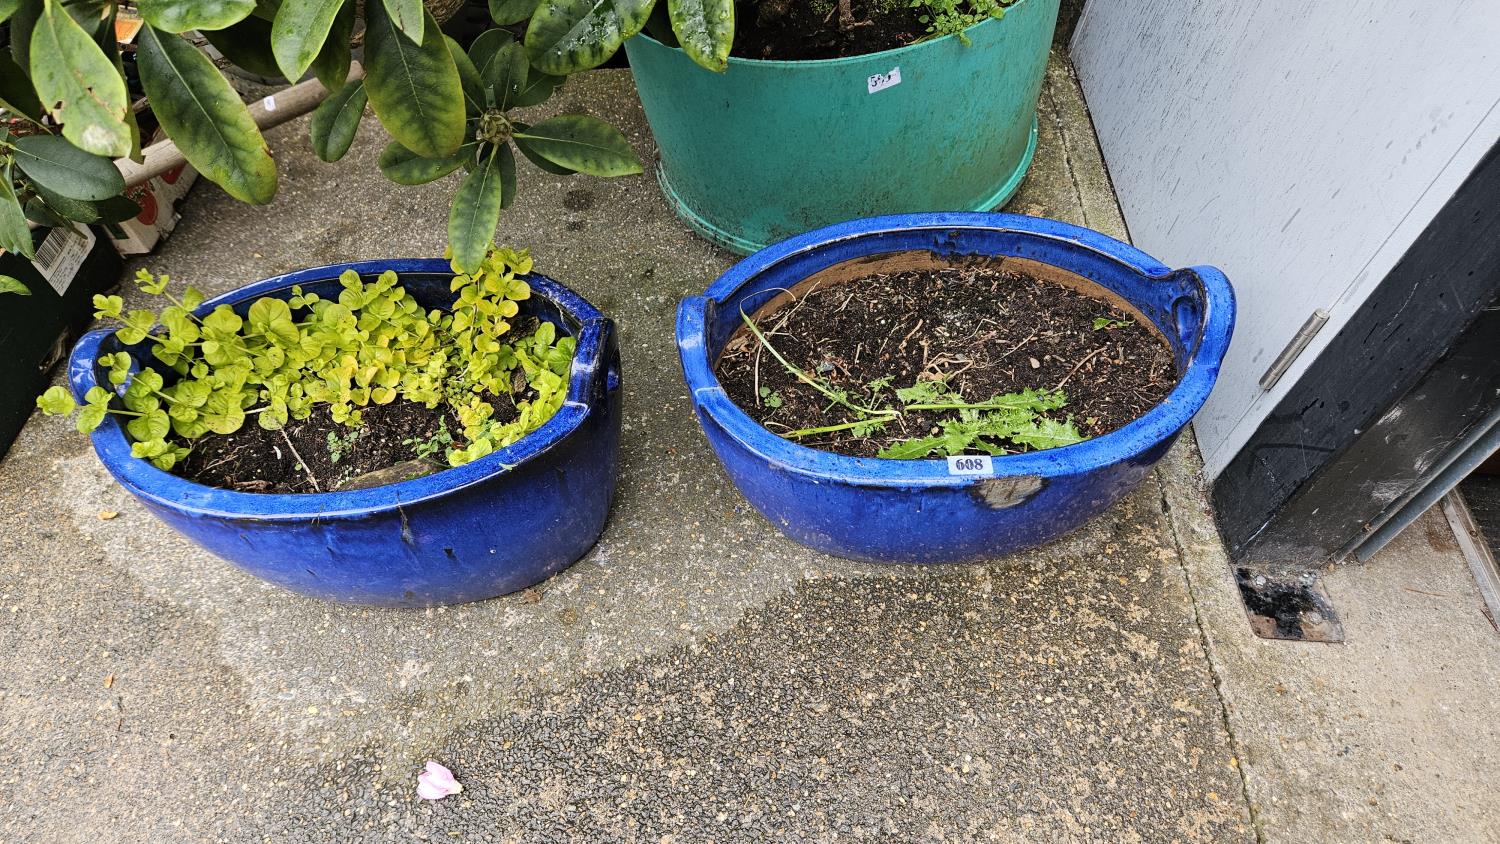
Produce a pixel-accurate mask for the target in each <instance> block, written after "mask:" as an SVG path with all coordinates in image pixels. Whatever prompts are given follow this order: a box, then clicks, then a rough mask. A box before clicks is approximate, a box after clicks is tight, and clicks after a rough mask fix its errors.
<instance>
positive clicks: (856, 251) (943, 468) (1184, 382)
mask: <svg viewBox="0 0 1500 844" xmlns="http://www.w3.org/2000/svg"><path fill="white" fill-rule="evenodd" d="M932 256H938V257H939V258H949V257H958V256H967V257H969V258H970V259H971V260H998V259H1004V260H1006V261H1015V262H1018V263H1019V264H1020V265H1021V266H1024V267H1025V268H1027V270H1028V271H1030V272H1033V273H1036V274H1040V275H1043V276H1044V277H1047V276H1051V277H1052V278H1053V280H1056V281H1059V282H1061V283H1068V284H1073V285H1074V286H1078V287H1080V288H1081V289H1083V290H1084V292H1086V293H1090V294H1091V295H1096V296H1099V297H1101V298H1105V299H1108V300H1110V301H1111V302H1112V303H1113V304H1116V305H1120V306H1123V307H1125V308H1127V310H1131V311H1134V312H1135V313H1136V314H1137V315H1138V316H1139V317H1140V318H1142V319H1143V320H1144V321H1146V322H1147V323H1149V324H1150V325H1152V326H1155V328H1156V329H1157V331H1158V332H1159V333H1160V334H1161V335H1162V336H1163V337H1164V338H1165V339H1166V340H1167V342H1168V344H1169V345H1170V346H1171V348H1172V352H1173V354H1174V356H1175V358H1176V362H1177V367H1178V370H1179V372H1180V373H1181V379H1180V381H1179V383H1178V384H1177V386H1176V388H1175V389H1173V390H1172V392H1171V393H1170V394H1169V395H1168V396H1167V398H1166V399H1164V400H1163V401H1162V402H1161V404H1159V405H1157V406H1156V407H1155V408H1153V409H1151V410H1150V411H1148V412H1147V413H1146V414H1145V415H1143V416H1141V417H1140V418H1138V419H1136V420H1135V421H1133V422H1131V423H1129V424H1127V425H1126V426H1124V427H1123V428H1120V429H1119V430H1117V431H1114V432H1112V433H1109V434H1106V435H1104V436H1101V437H1097V438H1095V439H1091V440H1086V441H1084V442H1082V443H1079V444H1077V445H1071V446H1066V447H1064V448H1056V449H1049V450H1046V451H1038V452H1031V453H1026V454H1015V455H1007V456H1003V457H996V458H994V460H993V463H992V469H991V471H990V472H989V473H988V474H986V475H983V476H972V475H963V474H952V473H950V470H949V463H948V461H946V460H909V461H906V460H881V459H878V458H858V457H846V456H842V455H838V454H833V453H830V452H825V451H818V450H815V449H811V448H807V447H805V446H801V445H798V444H796V443H793V442H790V441H788V440H784V439H782V438H781V437H778V436H776V435H775V434H773V433H771V432H770V431H768V430H767V429H765V428H764V427H762V426H761V425H759V424H757V423H756V422H755V421H754V420H753V419H751V418H750V416H749V415H747V414H746V413H745V412H744V411H743V410H741V409H739V408H738V407H737V406H735V404H734V403H733V402H732V401H730V399H729V397H728V396H727V395H725V393H724V389H723V387H722V386H721V385H720V384H719V381H718V379H717V377H716V376H715V375H714V371H713V367H714V362H715V361H716V360H717V359H718V356H719V354H720V352H722V351H723V349H724V346H725V344H726V343H727V342H728V341H729V339H730V338H731V336H732V335H734V334H735V332H736V331H738V330H739V329H740V327H741V325H742V321H741V318H740V313H741V311H742V310H743V311H744V312H745V313H747V314H755V313H757V312H758V311H761V309H763V308H774V307H776V305H777V303H776V301H773V300H778V299H784V298H785V297H786V296H787V291H788V290H789V289H791V288H793V287H795V286H796V285H798V284H802V283H807V284H815V283H816V284H822V283H838V279H839V277H840V276H843V277H845V278H844V280H848V278H852V277H857V276H858V275H860V274H867V273H869V272H872V271H879V269H878V265H879V264H880V262H887V261H918V262H920V261H922V260H926V261H928V262H929V263H930V262H931V261H932V260H933V259H932ZM1059 271H1060V272H1059ZM1233 326H1234V293H1233V291H1232V290H1231V288H1230V286H1229V282H1228V280H1227V279H1225V277H1224V275H1223V274H1222V273H1220V272H1219V271H1218V270H1216V269H1214V268H1213V267H1193V268H1190V269H1182V270H1172V269H1168V268H1167V267H1165V266H1163V265H1162V264H1161V263H1160V262H1158V261H1156V260H1154V259H1153V258H1151V257H1150V256H1148V255H1145V254H1144V253H1142V252H1140V251H1139V250H1137V249H1135V248H1134V247H1132V246H1129V245H1127V244H1125V243H1121V242H1120V241H1117V240H1114V239H1113V238H1110V237H1107V236H1105V235H1102V234H1099V233H1098V232H1095V231H1091V230H1089V229H1084V228H1080V227H1078V226H1072V225H1068V224H1066V223H1060V222H1055V221H1051V220H1042V219H1036V218H1032V217H1022V216H1017V215H1012V214H976V213H939V214H913V215H901V216H893V217H877V218H873V219H867V220H857V221H854V222H850V223H841V224H839V225H835V226H830V227H828V228H824V229H819V230H817V231H813V232H809V233H807V234H804V235H800V236H798V237H794V238H792V239H790V240H787V241H784V242H782V243H779V244H777V245H775V246H772V247H770V248H769V249H765V250H762V251H760V252H757V253H756V254H754V255H752V256H750V257H749V258H746V259H745V260H744V261H741V262H740V263H739V264H737V265H735V266H734V267H733V268H731V269H730V270H729V271H728V272H727V273H725V274H724V275H723V276H721V277H720V278H719V279H718V280H717V281H716V282H714V284H713V285H712V286H711V287H710V288H709V289H708V291H707V292H706V293H705V295H703V296H699V297H694V298H691V299H687V300H685V301H684V302H683V303H682V306H681V308H680V309H679V310H678V314H677V345H678V350H679V352H680V354H681V356H682V367H683V372H684V375H685V377H686V379H687V384H688V388H689V390H690V391H691V393H692V401H693V408H694V410H695V412H696V413H697V416H698V420H699V422H700V423H701V424H702V426H703V430H704V433H705V434H706V435H707V437H708V440H709V443H710V445H712V447H713V449H714V452H715V453H716V454H717V455H718V457H719V460H720V461H721V462H722V463H723V465H724V469H725V471H726V472H727V473H728V474H729V477H730V479H731V480H732V481H733V482H734V484H735V485H736V486H737V487H739V489H740V492H741V493H743V494H744V496H745V497H746V498H747V499H748V500H749V501H750V503H751V504H752V505H754V506H755V508H756V509H757V510H759V511H760V512H761V513H762V514H763V515H764V516H765V517H766V518H767V519H769V520H770V521H771V523H772V524H773V525H775V526H776V527H777V528H779V529H780V530H781V531H782V532H784V533H785V534H787V535H788V536H790V537H791V538H793V539H795V540H797V541H798V542H801V543H803V544H805V545H808V546H811V547H813V548H816V549H817V550H819V551H824V552H827V553H829V554H834V555H837V556H841V557H852V558H855V559H861V560H868V561H872V562H881V563H943V562H963V561H971V560H980V559H986V558H991V557H996V556H1000V555H1003V554H1007V553H1010V552H1012V551H1017V550H1020V549H1023V548H1028V547H1031V546H1034V545H1038V544H1041V543H1043V542H1047V541H1049V540H1051V539H1054V538H1056V537H1059V536H1061V535H1063V534H1064V533H1067V532H1068V531H1070V530H1072V529H1073V528H1075V527H1077V526H1078V525H1080V524H1082V523H1083V522H1085V521H1087V520H1088V519H1089V518H1091V517H1093V516H1094V515H1096V514H1098V513H1099V512H1101V511H1102V510H1104V509H1105V508H1106V507H1109V506H1110V505H1111V504H1113V503H1114V502H1115V501H1116V500H1118V499H1119V498H1120V497H1121V496H1123V495H1124V494H1125V493H1127V492H1129V491H1130V490H1131V489H1132V488H1133V487H1135V485H1136V484H1137V483H1139V482H1140V481H1141V479H1142V478H1143V477H1144V476H1145V475H1146V473H1147V472H1148V471H1149V470H1150V469H1151V467H1152V466H1153V465H1154V464H1155V463H1156V461H1157V460H1159V459H1160V458H1161V456H1162V455H1163V454H1165V453H1166V450H1167V448H1168V447H1169V446H1170V445H1171V444H1172V442H1173V440H1175V439H1176V437H1177V435H1178V433H1180V432H1181V431H1182V429H1183V428H1184V427H1185V426H1186V425H1187V423H1188V421H1189V420H1191V419H1192V417H1193V415H1194V414H1195V413H1197V412H1198V409H1199V408H1201V407H1202V406H1203V402H1204V400H1205V399H1207V398H1208V393H1209V390H1211V389H1212V388H1213V385H1214V380H1215V378H1217V376H1218V371H1219V364H1220V363H1221V361H1222V360H1223V358H1224V353H1225V351H1226V349H1227V347H1228V345H1229V337H1230V333H1231V331H1232V329H1233Z"/></svg>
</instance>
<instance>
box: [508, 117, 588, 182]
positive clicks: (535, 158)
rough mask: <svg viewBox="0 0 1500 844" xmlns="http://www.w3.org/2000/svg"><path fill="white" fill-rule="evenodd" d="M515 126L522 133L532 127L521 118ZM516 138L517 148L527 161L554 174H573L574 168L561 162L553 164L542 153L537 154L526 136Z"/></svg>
mask: <svg viewBox="0 0 1500 844" xmlns="http://www.w3.org/2000/svg"><path fill="white" fill-rule="evenodd" d="M515 127H516V131H517V132H521V133H524V132H526V131H527V130H528V129H530V128H531V127H529V126H527V125H526V124H525V123H522V122H521V121H519V120H517V121H516V122H515ZM514 140H515V142H516V149H519V150H520V151H521V154H522V155H524V156H526V160H527V161H530V162H531V163H532V164H535V165H536V166H537V167H538V168H540V169H541V170H543V171H545V172H547V173H551V174H552V175H554V176H571V175H573V173H574V172H575V171H573V170H569V169H568V168H566V167H563V166H562V165H560V164H553V163H552V162H550V161H548V160H547V159H545V158H543V157H541V156H540V155H537V154H536V152H535V151H533V150H532V149H531V144H530V142H529V141H527V140H526V139H525V138H515V139H514Z"/></svg>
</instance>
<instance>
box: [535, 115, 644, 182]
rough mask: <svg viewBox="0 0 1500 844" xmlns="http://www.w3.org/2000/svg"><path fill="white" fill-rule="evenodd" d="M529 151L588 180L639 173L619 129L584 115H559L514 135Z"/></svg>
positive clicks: (633, 156) (637, 162)
mask: <svg viewBox="0 0 1500 844" xmlns="http://www.w3.org/2000/svg"><path fill="white" fill-rule="evenodd" d="M516 137H517V138H518V139H521V138H524V139H525V140H526V141H527V144H528V146H530V148H531V151H532V152H534V153H536V154H537V155H540V156H541V157H542V158H545V159H547V160H548V161H551V162H552V163H554V164H561V165H562V166H564V167H566V168H568V169H570V170H577V171H578V172H580V173H587V174H588V175H590V176H629V175H632V174H634V173H639V172H641V164H640V162H639V161H638V160H637V159H636V157H635V150H633V149H631V148H630V142H629V141H627V140H625V136H624V135H623V134H621V133H620V130H619V129H616V128H615V127H613V126H611V125H609V124H608V123H605V122H604V121H603V120H600V119H599V118H597V117H590V116H588V115H586V114H560V115H558V116H556V117H549V118H547V119H546V120H543V121H542V122H541V123H538V124H536V125H535V126H532V127H530V128H528V129H527V130H526V131H525V132H517V133H516Z"/></svg>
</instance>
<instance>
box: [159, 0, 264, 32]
mask: <svg viewBox="0 0 1500 844" xmlns="http://www.w3.org/2000/svg"><path fill="white" fill-rule="evenodd" d="M136 6H137V7H139V8H140V10H141V17H142V18H145V20H146V23H148V24H150V25H151V26H154V27H156V28H157V29H159V30H161V31H163V32H187V31H188V30H190V29H204V30H206V29H223V28H224V27H226V26H230V25H232V24H236V23H239V22H240V21H242V20H244V19H245V18H247V17H249V16H250V13H251V12H254V11H255V0H139V2H138V3H136Z"/></svg>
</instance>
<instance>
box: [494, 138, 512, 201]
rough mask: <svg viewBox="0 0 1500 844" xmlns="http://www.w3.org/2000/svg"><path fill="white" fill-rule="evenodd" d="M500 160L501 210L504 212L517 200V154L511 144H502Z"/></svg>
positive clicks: (499, 154)
mask: <svg viewBox="0 0 1500 844" xmlns="http://www.w3.org/2000/svg"><path fill="white" fill-rule="evenodd" d="M497 155H498V157H499V159H500V209H501V210H502V211H503V210H505V209H506V208H509V207H510V204H511V203H512V202H514V201H515V200H516V154H515V153H514V152H511V149H510V144H502V145H501V146H500V151H499V153H498V154H497Z"/></svg>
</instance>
